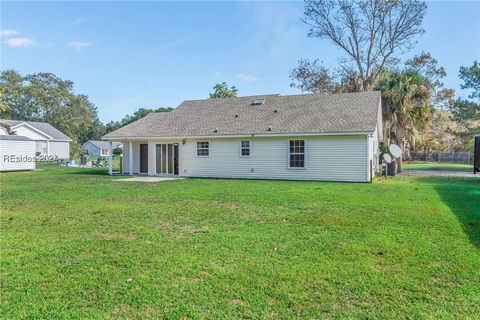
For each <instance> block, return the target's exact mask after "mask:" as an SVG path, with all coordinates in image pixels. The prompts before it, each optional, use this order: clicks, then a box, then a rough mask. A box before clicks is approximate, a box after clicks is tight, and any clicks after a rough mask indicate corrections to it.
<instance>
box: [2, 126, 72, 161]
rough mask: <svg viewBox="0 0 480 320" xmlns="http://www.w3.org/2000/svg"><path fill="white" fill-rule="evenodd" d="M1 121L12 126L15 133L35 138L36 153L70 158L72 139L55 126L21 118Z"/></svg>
mask: <svg viewBox="0 0 480 320" xmlns="http://www.w3.org/2000/svg"><path fill="white" fill-rule="evenodd" d="M0 123H2V124H4V125H8V126H10V129H11V131H13V132H14V133H15V135H18V136H24V137H27V138H30V139H32V140H34V141H35V153H36V155H42V156H54V157H57V158H58V159H68V158H70V142H71V141H72V139H70V138H69V137H67V136H66V135H65V134H63V133H62V132H60V131H59V130H58V129H57V128H55V127H54V126H52V125H50V124H48V123H46V122H33V121H21V120H0Z"/></svg>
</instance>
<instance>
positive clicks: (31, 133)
mask: <svg viewBox="0 0 480 320" xmlns="http://www.w3.org/2000/svg"><path fill="white" fill-rule="evenodd" d="M12 131H14V132H15V134H16V135H17V136H24V137H27V138H30V139H32V140H48V138H49V137H47V136H45V135H43V134H41V133H39V132H38V131H36V130H33V129H32V128H30V127H28V126H26V125H21V126H18V127H16V128H15V129H12Z"/></svg>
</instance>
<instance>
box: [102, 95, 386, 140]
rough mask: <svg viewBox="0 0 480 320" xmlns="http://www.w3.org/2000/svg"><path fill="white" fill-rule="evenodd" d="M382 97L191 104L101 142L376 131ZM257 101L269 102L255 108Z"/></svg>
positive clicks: (228, 100)
mask: <svg viewBox="0 0 480 320" xmlns="http://www.w3.org/2000/svg"><path fill="white" fill-rule="evenodd" d="M380 97H381V96H380V92H377V91H371V92H360V93H342V94H334V95H325V94H318V93H317V94H301V95H290V96H281V95H265V96H250V97H236V98H224V99H206V100H189V101H184V102H182V103H181V104H180V105H179V106H178V107H177V108H176V109H175V110H174V111H171V112H164V113H151V114H149V115H148V116H146V117H145V118H142V119H140V120H138V121H136V122H133V123H131V124H129V125H126V126H125V127H122V128H120V129H118V130H115V131H113V132H111V133H109V134H107V135H105V136H104V137H103V138H106V139H108V138H115V137H189V136H215V135H219V136H221V135H247V134H248V135H250V134H262V133H263V134H295V133H337V132H342V133H348V132H373V131H375V128H376V124H377V115H378V107H379V104H380ZM259 98H261V99H265V103H264V104H262V105H252V102H253V101H254V100H256V99H259ZM269 128H270V129H269ZM215 130H216V132H215Z"/></svg>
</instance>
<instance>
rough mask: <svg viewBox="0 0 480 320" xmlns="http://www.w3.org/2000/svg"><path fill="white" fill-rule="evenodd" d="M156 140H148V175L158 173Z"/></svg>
mask: <svg viewBox="0 0 480 320" xmlns="http://www.w3.org/2000/svg"><path fill="white" fill-rule="evenodd" d="M155 147H156V145H155V142H153V141H148V175H149V176H154V175H155V174H156V168H155V167H156V159H155V157H156V154H155Z"/></svg>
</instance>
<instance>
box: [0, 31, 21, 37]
mask: <svg viewBox="0 0 480 320" xmlns="http://www.w3.org/2000/svg"><path fill="white" fill-rule="evenodd" d="M18 33H19V32H18V31H17V30H0V36H2V37H13V36H16V35H17V34H18Z"/></svg>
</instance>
